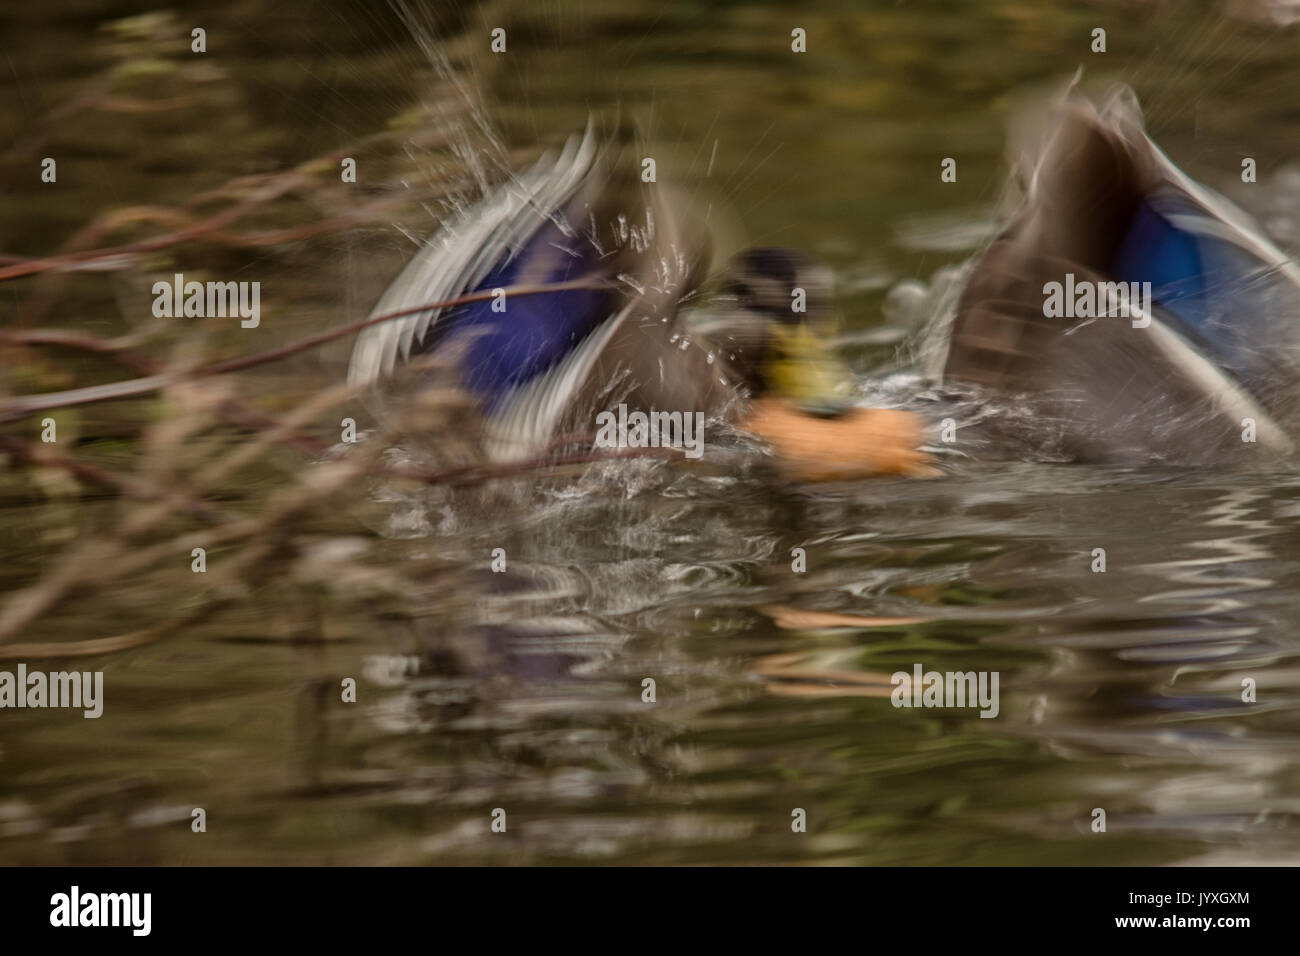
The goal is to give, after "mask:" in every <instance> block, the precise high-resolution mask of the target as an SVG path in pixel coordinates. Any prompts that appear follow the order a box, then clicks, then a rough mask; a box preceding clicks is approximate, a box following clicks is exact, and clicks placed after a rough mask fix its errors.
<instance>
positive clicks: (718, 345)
mask: <svg viewBox="0 0 1300 956" xmlns="http://www.w3.org/2000/svg"><path fill="white" fill-rule="evenodd" d="M624 165H625V166H626V167H628V168H630V167H631V166H632V164H624ZM618 169H619V163H618V161H617V158H616V156H615V155H614V151H613V150H612V149H610V148H603V149H602V148H601V147H600V146H599V144H598V139H597V136H596V134H595V133H594V131H593V129H592V128H591V127H589V128H588V129H587V132H586V133H585V135H583V136H581V137H574V138H572V139H570V140H569V142H568V143H567V144H566V145H565V147H564V148H563V150H562V151H561V152H560V153H559V154H558V155H548V156H544V157H543V158H542V159H540V160H539V161H538V162H537V163H536V164H535V165H534V166H532V168H531V169H529V170H527V171H526V172H524V173H523V174H522V175H519V176H517V177H513V178H511V179H510V181H508V182H507V183H506V184H505V185H503V186H502V187H500V188H499V189H497V190H496V191H495V192H493V193H490V194H489V195H487V196H486V197H485V198H484V199H482V200H481V201H480V202H478V203H475V204H473V205H471V206H469V207H468V208H466V209H464V210H463V212H461V213H460V214H459V215H457V216H454V217H453V218H451V219H450V220H449V221H447V222H445V223H444V224H443V225H442V226H441V227H440V228H439V229H438V231H437V232H436V233H435V234H434V235H433V236H432V237H431V238H430V239H429V240H428V241H427V242H425V243H424V245H423V246H422V248H421V249H420V251H419V252H418V253H417V255H416V256H415V257H414V258H413V259H412V261H411V262H410V263H409V264H408V265H407V266H406V268H405V269H404V270H403V271H402V273H401V274H400V275H399V276H398V277H397V279H396V280H394V282H393V283H392V285H391V286H390V287H389V288H388V290H387V292H386V293H385V294H384V296H383V297H382V299H381V300H380V302H379V303H378V305H377V306H376V307H375V309H374V313H373V314H374V315H384V314H389V313H394V312H403V311H408V310H413V309H417V308H418V307H419V306H420V305H421V304H423V303H433V302H439V301H444V300H447V299H452V298H457V297H464V296H467V295H472V294H474V293H483V294H484V298H483V299H482V300H481V301H475V302H472V303H466V304H462V305H459V306H455V307H451V308H446V309H439V308H430V309H428V310H424V311H418V312H415V313H414V314H411V315H407V316H404V317H402V318H397V319H393V320H392V321H388V322H384V323H381V324H377V325H374V326H371V327H370V328H368V329H367V330H366V331H365V332H363V333H362V334H361V336H360V337H359V338H358V340H357V342H356V344H355V347H354V349H353V354H352V359H351V364H350V367H349V373H348V374H349V381H350V382H351V383H353V384H355V385H359V386H372V385H379V384H380V383H382V382H384V381H386V380H388V379H389V378H391V377H392V376H393V375H394V373H395V372H397V371H399V370H400V369H401V367H402V366H403V365H406V364H408V363H409V362H410V361H411V360H412V359H414V358H416V357H418V356H422V355H428V354H430V353H434V352H443V353H445V354H450V355H455V356H456V359H455V361H456V365H457V367H458V370H459V378H460V385H461V386H463V388H464V389H465V390H466V391H467V392H468V393H470V394H471V395H472V396H474V398H475V399H476V400H477V401H478V402H479V403H480V405H481V408H482V411H483V421H484V429H483V431H484V434H483V436H482V439H483V442H482V443H483V449H484V451H485V452H486V454H487V455H488V456H489V457H490V458H492V459H495V460H499V461H509V460H518V459H528V458H531V457H534V456H537V455H540V454H543V453H544V452H545V451H546V449H547V448H548V447H551V446H552V445H553V443H554V442H555V440H556V439H557V437H558V436H570V435H584V434H591V433H593V432H594V431H595V429H596V422H597V416H598V415H599V414H600V413H601V412H606V411H611V410H613V409H614V408H616V407H618V406H622V407H623V408H624V409H625V410H626V409H633V410H640V411H642V412H649V411H658V412H668V413H682V414H683V415H688V414H689V415H696V414H701V415H703V416H705V417H707V418H715V417H718V416H726V417H729V418H731V419H732V420H733V421H737V422H739V423H740V424H741V425H742V426H752V427H751V430H753V431H756V432H758V433H759V434H760V436H761V437H764V438H767V439H768V440H769V441H770V442H771V443H772V444H773V446H774V447H775V449H776V451H777V457H778V459H779V460H780V461H781V462H782V463H783V465H784V466H785V467H787V469H788V470H789V471H790V472H791V473H793V474H795V475H797V476H799V477H807V478H822V477H838V476H841V475H847V474H853V473H878V472H904V473H908V472H911V471H913V470H918V469H923V468H924V458H925V456H924V455H923V454H921V453H920V452H919V451H918V450H917V448H918V446H919V445H920V444H921V441H922V438H921V432H922V428H923V422H922V420H921V419H919V418H917V417H915V416H913V415H911V414H910V413H906V412H901V411H892V410H883V409H862V408H857V407H854V406H853V405H852V403H851V402H850V401H849V400H848V398H847V396H846V395H845V394H844V388H845V385H846V383H847V382H848V379H849V376H848V375H847V373H846V370H845V369H844V367H843V366H842V365H841V364H840V363H839V362H838V361H837V359H836V358H835V357H834V356H833V354H832V351H831V349H830V348H828V347H827V345H826V344H825V343H826V338H825V335H824V334H823V333H824V330H825V329H826V327H827V324H828V316H829V315H830V311H831V306H830V296H831V276H830V272H829V271H828V270H827V269H825V268H824V267H823V266H820V265H818V264H816V263H814V262H812V261H811V260H809V259H808V258H807V257H805V256H802V255H800V254H798V253H795V252H793V251H791V250H787V249H779V248H758V249H749V250H746V251H744V252H742V253H740V254H739V255H737V256H735V257H734V258H733V259H732V260H731V261H730V262H729V264H728V266H727V268H726V269H725V273H724V280H723V281H722V282H721V283H717V284H716V285H717V286H718V288H717V289H716V290H715V291H716V294H715V295H713V296H712V297H711V298H709V300H708V301H707V302H705V301H703V297H702V296H701V295H700V293H701V290H702V289H703V288H704V287H705V285H706V277H707V272H708V264H709V261H710V258H711V255H712V245H713V242H712V238H711V236H710V234H709V232H708V230H707V229H706V228H705V227H704V225H703V223H701V222H699V221H697V220H695V219H694V218H693V217H692V216H691V215H690V214H689V213H688V212H687V209H688V203H687V202H686V201H685V199H684V197H683V196H681V195H680V194H677V193H676V192H675V191H674V190H673V189H672V188H671V187H669V186H666V185H663V184H645V185H643V184H641V183H640V182H639V181H635V179H634V177H632V176H631V175H629V174H628V173H624V174H623V175H622V176H620V175H619V174H618V172H617V170H618ZM638 171H639V170H638ZM538 287H541V288H542V290H543V291H536V290H537V289H538ZM557 287H559V288H557ZM809 429H815V430H816V439H815V440H814V441H812V442H809V441H807V440H806V439H807V432H808V430H809Z"/></svg>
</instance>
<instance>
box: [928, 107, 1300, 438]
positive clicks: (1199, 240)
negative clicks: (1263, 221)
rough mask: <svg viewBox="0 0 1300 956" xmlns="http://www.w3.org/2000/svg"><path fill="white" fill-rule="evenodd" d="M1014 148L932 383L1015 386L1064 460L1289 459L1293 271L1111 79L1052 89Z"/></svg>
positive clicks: (1295, 328)
mask: <svg viewBox="0 0 1300 956" xmlns="http://www.w3.org/2000/svg"><path fill="white" fill-rule="evenodd" d="M1026 142H1027V145H1025V146H1024V147H1022V149H1021V155H1022V156H1023V157H1024V159H1023V162H1022V166H1021V168H1022V170H1024V171H1025V172H1027V174H1028V175H1027V177H1026V181H1025V182H1024V183H1023V184H1022V188H1023V190H1024V193H1025V200H1024V204H1023V206H1022V208H1021V210H1020V212H1019V213H1018V214H1017V215H1016V216H1015V218H1014V219H1013V220H1012V221H1011V222H1010V224H1009V225H1008V226H1007V227H1006V229H1005V230H1004V231H1003V232H1002V233H1001V234H1000V235H999V236H998V238H997V239H996V240H995V241H994V242H993V243H992V244H991V245H990V246H989V247H988V248H987V249H986V250H985V251H984V252H983V253H982V255H981V256H979V257H978V258H977V259H976V261H975V262H974V263H973V265H972V266H971V268H970V270H969V274H968V278H967V280H966V282H965V284H964V287H963V288H962V289H961V292H960V295H959V297H958V299H957V302H956V307H955V312H954V314H953V318H952V324H951V328H950V329H949V330H947V335H946V347H945V348H941V349H940V350H939V353H938V359H939V363H938V366H937V367H939V368H941V369H942V377H943V378H944V379H945V380H947V381H950V382H960V383H969V384H973V385H976V386H980V387H982V388H985V389H990V390H993V391H994V392H1000V393H1003V394H1005V395H1008V396H1011V395H1014V396H1018V397H1019V398H1020V399H1022V400H1024V401H1025V402H1027V403H1028V404H1029V406H1030V407H1032V408H1033V410H1034V411H1035V412H1036V413H1041V414H1040V415H1039V416H1038V417H1039V419H1040V420H1042V421H1049V422H1051V423H1052V425H1053V427H1054V428H1056V429H1058V432H1059V434H1058V437H1059V440H1060V442H1061V447H1062V449H1063V451H1064V452H1065V454H1066V456H1067V457H1071V458H1075V459H1093V460H1096V459H1112V460H1113V459H1130V460H1131V459H1134V458H1144V459H1151V458H1156V459H1164V460H1169V461H1175V462H1184V463H1186V462H1195V461H1206V460H1213V459H1220V460H1225V459H1231V458H1232V457H1233V456H1236V455H1241V454H1243V453H1248V452H1249V451H1250V450H1251V449H1259V448H1266V449H1270V450H1272V451H1276V452H1279V453H1285V452H1288V451H1290V450H1291V448H1292V438H1291V436H1290V434H1289V427H1290V423H1291V421H1292V420H1293V419H1294V417H1295V413H1296V410H1297V409H1296V405H1297V399H1298V398H1300V389H1297V385H1300V350H1298V346H1300V339H1298V333H1300V271H1297V268H1296V266H1295V264H1294V263H1293V262H1292V261H1291V260H1290V259H1289V258H1288V257H1287V256H1286V255H1284V254H1283V253H1282V252H1281V251H1280V250H1279V249H1278V248H1277V247H1276V246H1274V245H1273V244H1272V243H1271V242H1270V241H1269V240H1268V239H1267V238H1265V236H1264V235H1263V233H1262V231H1261V230H1260V229H1259V227H1258V226H1257V225H1256V224H1255V223H1254V222H1253V221H1252V220H1251V219H1250V217H1249V216H1247V215H1246V214H1245V213H1243V212H1242V211H1241V210H1240V209H1238V208H1237V207H1236V206H1234V205H1233V204H1232V203H1230V202H1229V201H1228V200H1226V199H1225V198H1223V197H1222V196H1219V195H1217V194H1215V193H1213V192H1211V191H1210V190H1208V189H1206V188H1205V187H1203V186H1200V185H1198V184H1197V183H1195V182H1193V181H1192V180H1191V179H1189V178H1188V177H1187V176H1186V175H1185V174H1184V173H1183V172H1182V171H1181V170H1179V169H1178V168H1177V167H1176V166H1174V165H1173V163H1172V162H1170V160H1169V159H1168V158H1167V157H1166V156H1165V154H1164V153H1163V152H1161V151H1160V149H1159V148H1158V147H1157V146H1156V145H1155V144H1154V143H1153V142H1152V141H1151V140H1150V139H1149V138H1148V137H1147V135H1146V133H1145V131H1144V130H1143V126H1142V117H1141V113H1140V110H1139V107H1138V104H1137V101H1136V98H1135V97H1134V96H1133V94H1132V93H1131V92H1129V91H1128V90H1127V89H1120V90H1117V91H1115V92H1113V93H1112V94H1111V95H1110V96H1109V97H1108V98H1107V99H1106V100H1105V101H1104V102H1103V103H1102V105H1101V106H1100V107H1094V106H1093V105H1092V104H1091V103H1090V102H1087V101H1085V100H1083V99H1082V98H1079V97H1071V98H1069V99H1068V100H1067V102H1066V103H1065V105H1064V107H1063V108H1062V109H1060V110H1057V111H1056V112H1055V113H1054V114H1053V115H1052V117H1051V118H1050V120H1048V121H1047V122H1046V123H1040V124H1037V125H1036V127H1035V126H1033V125H1031V127H1030V132H1029V135H1028V136H1027V137H1026ZM1115 283H1125V284H1126V285H1125V287H1124V288H1125V290H1127V291H1129V292H1136V293H1137V295H1136V296H1130V303H1129V308H1128V309H1124V308H1122V303H1121V301H1120V300H1119V299H1118V298H1117V297H1116V295H1115V294H1114V292H1115V291H1116V290H1118V288H1119V287H1118V286H1117V285H1115ZM1090 284H1091V285H1092V288H1091V289H1089V286H1090ZM1144 284H1145V285H1144ZM1107 290H1110V291H1107ZM1058 291H1059V292H1060V293H1061V294H1060V295H1059V296H1058V295H1056V294H1055V293H1057V292H1058ZM1089 297H1091V300H1092V301H1091V303H1090V302H1089ZM1090 306H1091V308H1092V310H1093V312H1094V315H1089V314H1088V313H1089V308H1090ZM997 417H998V416H993V417H992V418H990V419H988V420H987V423H986V424H981V425H977V426H975V427H976V428H984V429H986V430H988V431H991V432H994V431H996V430H997V429H998V428H999V427H1009V426H999V424H998V422H997V420H996V419H997ZM1011 417H1012V416H1007V418H1006V419H1005V420H1007V421H1009V420H1010V418H1011ZM1252 439H1253V442H1252Z"/></svg>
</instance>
